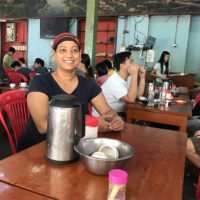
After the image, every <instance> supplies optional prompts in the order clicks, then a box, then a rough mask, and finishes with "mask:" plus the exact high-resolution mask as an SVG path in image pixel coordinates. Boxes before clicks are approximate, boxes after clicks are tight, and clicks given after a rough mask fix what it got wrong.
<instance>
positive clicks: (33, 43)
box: [27, 19, 51, 67]
mask: <svg viewBox="0 0 200 200" xmlns="http://www.w3.org/2000/svg"><path fill="white" fill-rule="evenodd" d="M50 54H51V39H43V38H40V20H39V19H29V20H28V55H27V57H28V66H29V67H30V66H32V65H33V63H34V60H35V58H38V57H39V58H41V59H43V60H44V62H45V66H48V63H49V57H50Z"/></svg>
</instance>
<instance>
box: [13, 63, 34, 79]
mask: <svg viewBox="0 0 200 200" xmlns="http://www.w3.org/2000/svg"><path fill="white" fill-rule="evenodd" d="M11 67H12V68H14V69H15V71H16V72H18V73H20V74H22V75H24V76H25V77H26V78H27V79H28V81H30V78H29V74H30V73H31V72H32V71H31V70H30V69H29V68H28V67H21V64H20V62H18V61H13V63H12V64H11Z"/></svg>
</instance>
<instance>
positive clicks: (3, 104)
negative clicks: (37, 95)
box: [0, 90, 29, 154]
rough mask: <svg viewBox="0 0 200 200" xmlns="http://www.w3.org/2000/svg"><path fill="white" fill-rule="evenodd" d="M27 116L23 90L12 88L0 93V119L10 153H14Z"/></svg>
mask: <svg viewBox="0 0 200 200" xmlns="http://www.w3.org/2000/svg"><path fill="white" fill-rule="evenodd" d="M5 117H7V118H8V119H9V121H10V124H11V127H12V130H13V133H14V138H15V142H14V141H13V139H12V135H11V132H10V130H9V128H8V124H7V123H6V120H5V119H6V118H5ZM28 117H29V111H28V108H27V101H26V96H25V91H24V90H14V91H9V92H5V93H2V94H0V121H1V123H2V125H3V127H4V128H5V130H6V133H7V135H8V139H9V142H10V147H11V151H12V153H13V154H14V153H16V149H15V146H16V145H17V143H18V140H19V137H20V135H21V134H22V132H23V131H24V129H25V127H26V125H27V122H28Z"/></svg>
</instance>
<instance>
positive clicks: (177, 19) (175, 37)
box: [174, 15, 179, 44]
mask: <svg viewBox="0 0 200 200" xmlns="http://www.w3.org/2000/svg"><path fill="white" fill-rule="evenodd" d="M178 21H179V15H177V18H176V30H175V35H174V44H176V39H177V32H178Z"/></svg>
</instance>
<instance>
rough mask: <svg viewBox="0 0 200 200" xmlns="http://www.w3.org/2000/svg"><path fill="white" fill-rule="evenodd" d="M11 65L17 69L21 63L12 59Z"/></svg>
mask: <svg viewBox="0 0 200 200" xmlns="http://www.w3.org/2000/svg"><path fill="white" fill-rule="evenodd" d="M11 67H12V68H14V69H18V68H20V67H21V64H20V62H18V61H13V62H12V64H11Z"/></svg>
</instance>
